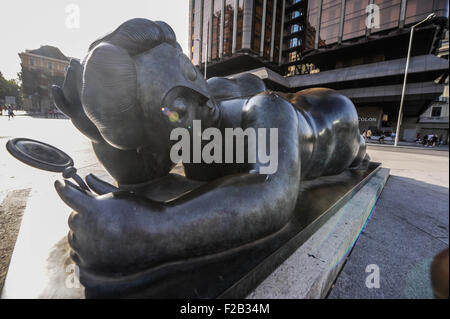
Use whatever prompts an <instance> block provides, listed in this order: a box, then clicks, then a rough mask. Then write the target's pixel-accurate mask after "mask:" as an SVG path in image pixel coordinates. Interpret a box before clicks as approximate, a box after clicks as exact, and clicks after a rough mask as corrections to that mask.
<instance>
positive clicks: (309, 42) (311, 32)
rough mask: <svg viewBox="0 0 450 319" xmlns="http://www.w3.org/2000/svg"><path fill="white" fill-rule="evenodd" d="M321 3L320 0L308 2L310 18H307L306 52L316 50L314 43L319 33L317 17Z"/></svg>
mask: <svg viewBox="0 0 450 319" xmlns="http://www.w3.org/2000/svg"><path fill="white" fill-rule="evenodd" d="M319 3H320V0H310V1H308V16H307V18H306V26H305V27H306V34H305V42H304V49H305V50H310V49H314V41H315V38H316V32H317V30H316V28H317V16H318V14H319Z"/></svg>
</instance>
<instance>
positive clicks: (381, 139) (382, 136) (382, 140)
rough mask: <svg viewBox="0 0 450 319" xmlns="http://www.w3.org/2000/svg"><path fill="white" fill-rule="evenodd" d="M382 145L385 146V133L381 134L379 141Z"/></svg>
mask: <svg viewBox="0 0 450 319" xmlns="http://www.w3.org/2000/svg"><path fill="white" fill-rule="evenodd" d="M378 142H379V143H380V144H384V133H381V134H380V139H379V140H378Z"/></svg>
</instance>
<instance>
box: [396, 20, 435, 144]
mask: <svg viewBox="0 0 450 319" xmlns="http://www.w3.org/2000/svg"><path fill="white" fill-rule="evenodd" d="M435 16H436V14H434V13H431V14H430V15H428V17H426V18H425V19H423V20H422V21H420V22H419V23H416V24H415V25H413V26H412V27H411V34H410V36H409V46H408V56H407V57H406V67H405V77H404V79H403V88H402V98H401V100H400V109H399V111H398V120H397V130H396V132H395V141H394V146H395V147H397V145H398V139H399V133H400V125H401V123H402V117H403V103H404V101H405V91H406V79H407V77H408V67H409V59H410V56H411V46H412V41H413V35H414V29H415V27H417V26H418V25H419V24H422V23H424V22H425V21H428V20H430V19H432V18H434V17H435Z"/></svg>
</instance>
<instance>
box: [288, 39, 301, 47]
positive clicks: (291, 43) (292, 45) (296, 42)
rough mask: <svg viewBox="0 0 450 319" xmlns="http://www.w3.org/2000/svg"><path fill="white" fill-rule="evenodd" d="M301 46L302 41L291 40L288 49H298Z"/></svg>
mask: <svg viewBox="0 0 450 319" xmlns="http://www.w3.org/2000/svg"><path fill="white" fill-rule="evenodd" d="M301 44H302V41H301V40H300V39H298V38H292V39H291V41H290V42H289V47H290V48H295V47H298V46H300V45H301Z"/></svg>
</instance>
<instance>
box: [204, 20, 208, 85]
mask: <svg viewBox="0 0 450 319" xmlns="http://www.w3.org/2000/svg"><path fill="white" fill-rule="evenodd" d="M208 34H209V21H208V23H207V24H206V54H205V80H206V67H207V66H208V48H209V39H208Z"/></svg>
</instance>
